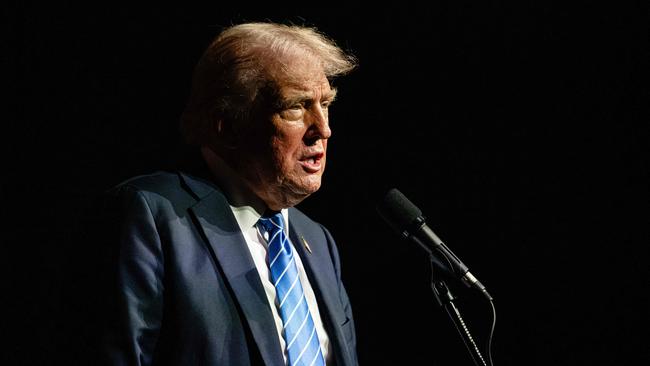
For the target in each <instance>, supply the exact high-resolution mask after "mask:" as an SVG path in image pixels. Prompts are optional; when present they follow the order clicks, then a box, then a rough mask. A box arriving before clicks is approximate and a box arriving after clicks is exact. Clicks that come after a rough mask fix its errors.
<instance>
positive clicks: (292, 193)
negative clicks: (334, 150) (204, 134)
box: [237, 60, 335, 210]
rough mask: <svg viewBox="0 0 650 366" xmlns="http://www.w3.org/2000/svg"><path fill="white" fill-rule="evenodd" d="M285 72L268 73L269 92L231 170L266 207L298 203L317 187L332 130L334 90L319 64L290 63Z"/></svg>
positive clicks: (272, 70)
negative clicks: (237, 163) (272, 88)
mask: <svg viewBox="0 0 650 366" xmlns="http://www.w3.org/2000/svg"><path fill="white" fill-rule="evenodd" d="M288 66H289V67H288V68H286V69H285V70H289V73H290V74H289V75H287V72H286V71H281V70H274V69H273V68H272V69H271V70H270V73H271V75H274V76H272V79H273V80H274V81H275V83H274V84H275V93H274V97H273V98H271V100H270V103H269V106H268V107H265V108H263V110H264V111H265V112H263V113H262V114H261V116H260V118H259V119H258V120H255V121H254V124H253V126H252V127H251V129H250V130H249V132H250V134H248V138H247V140H248V141H247V143H250V144H251V146H245V148H244V149H242V151H245V152H244V153H243V154H244V155H247V156H245V157H244V156H241V158H242V159H241V160H240V161H241V162H242V164H241V165H240V166H239V169H237V170H238V171H239V172H240V174H241V175H242V177H243V178H244V179H245V180H246V182H247V184H248V185H249V187H250V188H251V190H253V192H255V194H257V196H259V197H260V198H261V199H262V200H263V201H264V202H266V204H267V206H269V208H270V209H273V210H279V209H282V208H286V207H291V206H294V205H296V204H298V203H299V202H300V201H302V200H303V199H305V198H306V197H307V196H309V195H310V194H312V193H314V192H316V191H317V190H318V189H319V188H320V185H321V177H322V175H323V171H324V170H325V154H326V152H327V139H328V138H329V137H330V136H331V134H332V132H331V130H330V127H329V122H328V107H329V105H330V103H331V102H332V101H333V100H334V96H335V91H334V90H332V89H331V88H330V84H329V82H328V80H327V78H326V77H325V75H324V73H323V71H322V68H321V67H320V65H318V64H316V63H314V62H305V61H304V60H302V62H301V61H292V62H291V63H290V64H289V65H288Z"/></svg>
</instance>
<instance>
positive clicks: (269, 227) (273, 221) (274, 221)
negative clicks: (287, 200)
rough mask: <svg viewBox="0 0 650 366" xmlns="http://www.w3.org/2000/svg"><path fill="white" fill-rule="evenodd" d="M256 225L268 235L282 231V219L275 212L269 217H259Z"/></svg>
mask: <svg viewBox="0 0 650 366" xmlns="http://www.w3.org/2000/svg"><path fill="white" fill-rule="evenodd" d="M258 225H259V226H261V228H262V229H264V230H265V231H266V232H268V233H269V235H274V234H275V233H276V232H278V231H281V230H284V217H282V213H280V212H276V213H274V214H271V215H268V216H267V215H265V216H262V217H260V220H259V221H258Z"/></svg>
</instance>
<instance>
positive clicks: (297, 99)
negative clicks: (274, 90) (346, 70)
mask: <svg viewBox="0 0 650 366" xmlns="http://www.w3.org/2000/svg"><path fill="white" fill-rule="evenodd" d="M336 94H337V90H336V88H332V89H331V90H330V92H329V93H327V94H323V96H322V98H321V100H323V101H328V102H330V103H331V102H333V101H334V100H335V99H336ZM312 99H313V94H312V93H309V92H307V93H296V95H294V96H290V97H288V98H283V99H281V100H280V101H279V102H280V103H279V104H280V106H282V107H287V106H291V105H294V104H297V103H305V102H310V101H312Z"/></svg>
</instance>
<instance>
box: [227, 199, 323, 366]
mask: <svg viewBox="0 0 650 366" xmlns="http://www.w3.org/2000/svg"><path fill="white" fill-rule="evenodd" d="M230 208H231V209H232V212H233V214H234V215H235V219H237V223H238V224H239V227H240V229H241V231H242V233H243V234H244V239H246V244H247V245H248V250H249V251H250V253H251V256H252V257H253V262H255V267H256V268H257V272H258V274H259V275H260V280H262V285H263V286H264V292H265V293H266V297H267V299H268V300H269V304H273V305H271V312H272V313H273V319H274V320H275V328H276V330H277V333H278V339H279V340H280V345H281V346H282V350H283V355H284V361H285V363H286V362H287V347H286V342H285V340H284V337H283V336H282V329H283V324H282V318H281V317H280V314H279V312H278V306H279V301H278V299H277V296H276V292H275V286H273V282H272V281H271V274H270V272H269V267H268V264H267V263H268V259H267V256H268V255H267V252H268V244H267V239H268V238H265V237H263V236H262V233H260V231H259V230H258V229H257V226H256V224H257V221H258V220H259V219H260V217H261V215H260V214H259V213H258V212H257V211H256V210H255V209H254V208H253V207H251V206H240V207H235V206H230ZM282 216H283V217H284V222H285V226H284V227H285V234H286V235H287V238H288V237H289V233H288V232H287V230H288V228H289V213H288V210H287V209H284V210H282ZM265 234H266V236H268V233H265ZM291 245H292V246H293V243H291ZM293 254H294V258H295V262H296V266H297V267H298V273H299V274H300V284H301V285H302V288H303V290H304V291H305V298H306V300H307V305H308V306H309V311H310V312H311V316H312V319H313V320H314V325H315V326H316V334H318V340H319V341H320V346H321V351H322V352H323V357H324V359H325V360H326V361H327V363H329V361H330V360H329V359H328V356H329V355H331V348H330V342H329V337H328V336H327V333H326V332H325V328H324V326H323V321H322V319H321V316H320V313H319V311H318V303H317V302H316V296H315V295H314V290H313V289H312V287H311V285H310V283H309V279H308V278H307V274H306V272H305V268H304V266H303V265H302V261H301V260H300V256H299V255H298V252H297V251H296V250H295V246H294V249H293Z"/></svg>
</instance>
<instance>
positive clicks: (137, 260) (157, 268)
mask: <svg viewBox="0 0 650 366" xmlns="http://www.w3.org/2000/svg"><path fill="white" fill-rule="evenodd" d="M106 211H107V212H106V214H107V216H106V217H107V220H106V223H105V224H106V225H105V226H106V230H105V232H104V233H103V234H104V235H105V236H106V238H108V242H107V243H106V245H107V246H108V247H109V249H110V251H109V252H110V253H111V254H110V258H109V262H108V266H107V268H108V271H109V275H108V281H107V286H106V293H107V295H108V296H107V297H106V299H105V300H106V301H107V304H108V307H107V314H106V320H107V321H106V322H105V324H104V326H103V330H102V333H103V335H102V340H101V345H100V347H101V349H102V351H103V352H102V353H103V356H104V357H105V361H106V362H105V363H106V364H108V365H149V364H151V363H152V361H153V354H154V349H155V347H156V342H157V339H158V335H159V332H160V327H161V320H162V309H163V300H162V299H163V252H162V246H161V241H160V237H159V235H158V231H157V228H156V223H155V220H154V215H153V214H152V210H151V208H150V204H149V202H148V201H147V199H146V196H145V194H143V193H142V192H140V191H137V190H135V189H134V188H131V187H128V186H121V187H118V188H116V189H114V190H113V191H111V192H110V194H109V196H108V204H107V205H106ZM100 234H101V233H100Z"/></svg>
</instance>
